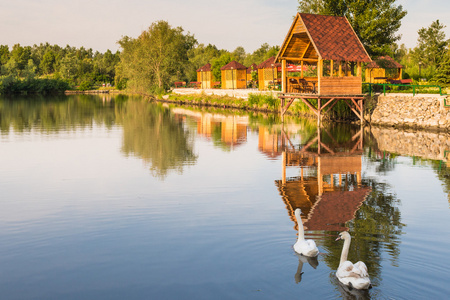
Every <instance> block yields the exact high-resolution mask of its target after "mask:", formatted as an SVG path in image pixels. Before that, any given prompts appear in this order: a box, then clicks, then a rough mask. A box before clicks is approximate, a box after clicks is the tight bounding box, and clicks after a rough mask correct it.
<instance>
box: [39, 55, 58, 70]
mask: <svg viewBox="0 0 450 300" xmlns="http://www.w3.org/2000/svg"><path fill="white" fill-rule="evenodd" d="M55 63H56V58H55V53H54V52H53V51H52V50H48V51H46V52H45V54H44V56H43V57H42V60H41V63H40V64H39V68H40V69H41V71H42V72H43V73H44V74H50V73H53V72H54V71H55Z"/></svg>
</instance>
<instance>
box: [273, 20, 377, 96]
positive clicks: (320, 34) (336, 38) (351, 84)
mask: <svg viewBox="0 0 450 300" xmlns="http://www.w3.org/2000/svg"><path fill="white" fill-rule="evenodd" d="M275 62H281V65H282V75H281V78H282V80H281V83H282V92H284V93H287V92H291V93H311V94H317V95H318V96H320V95H359V94H362V68H361V63H363V62H365V63H369V62H371V59H370V57H369V55H368V54H367V51H366V50H365V49H364V46H363V45H362V43H361V41H360V40H359V38H358V36H357V35H356V33H355V32H354V30H353V28H352V26H351V25H350V23H349V22H348V20H347V18H345V17H337V16H324V15H315V14H305V13H297V15H296V16H295V18H294V21H293V22H292V25H291V27H290V29H289V31H288V33H287V35H286V38H285V39H284V42H283V44H282V45H281V48H280V51H279V52H278V55H277V57H276V58H275ZM287 63H294V64H300V65H301V66H303V65H304V64H310V65H315V66H316V70H317V72H316V75H315V76H311V77H309V78H305V77H304V76H302V74H301V75H300V76H296V77H289V76H288V73H287V71H286V65H287Z"/></svg>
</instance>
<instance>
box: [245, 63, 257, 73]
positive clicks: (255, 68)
mask: <svg viewBox="0 0 450 300" xmlns="http://www.w3.org/2000/svg"><path fill="white" fill-rule="evenodd" d="M252 71H255V72H256V71H258V66H257V65H256V64H255V63H253V64H251V65H250V67H248V68H247V74H250V73H251V72H252Z"/></svg>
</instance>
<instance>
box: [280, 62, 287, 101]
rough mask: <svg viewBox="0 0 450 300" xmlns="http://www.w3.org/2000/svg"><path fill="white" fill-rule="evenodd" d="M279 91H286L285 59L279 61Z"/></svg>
mask: <svg viewBox="0 0 450 300" xmlns="http://www.w3.org/2000/svg"><path fill="white" fill-rule="evenodd" d="M281 92H282V93H286V60H284V59H283V60H282V61H281Z"/></svg>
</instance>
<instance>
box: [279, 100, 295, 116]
mask: <svg viewBox="0 0 450 300" xmlns="http://www.w3.org/2000/svg"><path fill="white" fill-rule="evenodd" d="M294 100H295V98H292V99H291V100H290V101H289V103H288V104H286V106H285V107H284V108H283V112H282V113H281V114H282V115H284V114H285V113H286V112H287V110H288V109H289V107H290V106H291V104H292V102H294Z"/></svg>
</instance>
